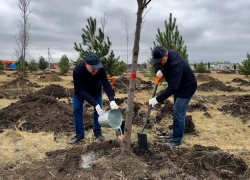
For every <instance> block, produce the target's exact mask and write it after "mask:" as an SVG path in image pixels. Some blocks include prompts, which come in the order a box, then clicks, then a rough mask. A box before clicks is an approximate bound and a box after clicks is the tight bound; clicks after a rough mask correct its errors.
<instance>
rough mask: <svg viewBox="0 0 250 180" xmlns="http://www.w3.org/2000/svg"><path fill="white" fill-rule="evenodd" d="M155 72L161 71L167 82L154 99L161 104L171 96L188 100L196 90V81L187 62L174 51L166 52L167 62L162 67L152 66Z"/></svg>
mask: <svg viewBox="0 0 250 180" xmlns="http://www.w3.org/2000/svg"><path fill="white" fill-rule="evenodd" d="M154 67H155V71H156V72H157V71H158V70H161V71H162V73H163V76H164V78H165V80H166V81H167V82H168V87H167V88H166V90H165V91H164V92H163V93H161V94H160V95H159V96H157V97H156V100H157V101H158V102H163V101H164V100H166V99H167V98H169V97H170V96H171V95H174V96H175V97H177V98H183V99H187V98H190V97H191V96H192V95H193V94H194V93H195V91H196V89H197V81H196V78H195V75H194V73H193V71H192V70H191V68H190V66H189V65H188V63H187V61H186V60H185V59H184V58H183V57H182V56H181V55H180V54H179V53H178V52H176V51H174V50H168V60H167V63H166V64H165V65H164V66H163V67H159V66H158V65H157V64H155V65H154Z"/></svg>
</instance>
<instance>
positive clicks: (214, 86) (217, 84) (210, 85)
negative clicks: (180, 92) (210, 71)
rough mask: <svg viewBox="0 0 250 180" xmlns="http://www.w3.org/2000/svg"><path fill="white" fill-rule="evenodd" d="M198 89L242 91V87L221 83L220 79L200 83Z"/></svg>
mask: <svg viewBox="0 0 250 180" xmlns="http://www.w3.org/2000/svg"><path fill="white" fill-rule="evenodd" d="M198 90H200V91H215V90H219V91H227V92H233V91H239V92H242V91H244V90H243V89H241V88H240V87H237V88H234V87H232V86H231V85H229V86H226V85H225V84H223V83H222V82H221V81H218V80H216V81H210V82H207V83H204V84H201V85H199V86H198Z"/></svg>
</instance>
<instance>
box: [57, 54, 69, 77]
mask: <svg viewBox="0 0 250 180" xmlns="http://www.w3.org/2000/svg"><path fill="white" fill-rule="evenodd" d="M59 68H60V72H61V73H67V72H68V71H69V68H70V62H69V58H68V57H67V56H66V55H62V58H61V60H60V62H59Z"/></svg>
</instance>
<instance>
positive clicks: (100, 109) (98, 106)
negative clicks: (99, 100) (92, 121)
mask: <svg viewBox="0 0 250 180" xmlns="http://www.w3.org/2000/svg"><path fill="white" fill-rule="evenodd" d="M95 110H96V112H97V114H98V115H101V114H102V113H103V110H102V108H101V107H100V105H99V104H98V105H97V106H96V107H95Z"/></svg>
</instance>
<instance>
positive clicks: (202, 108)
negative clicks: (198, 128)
mask: <svg viewBox="0 0 250 180" xmlns="http://www.w3.org/2000/svg"><path fill="white" fill-rule="evenodd" d="M194 111H204V112H205V111H208V108H207V107H206V106H204V105H203V104H201V103H196V104H189V106H188V112H194Z"/></svg>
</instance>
